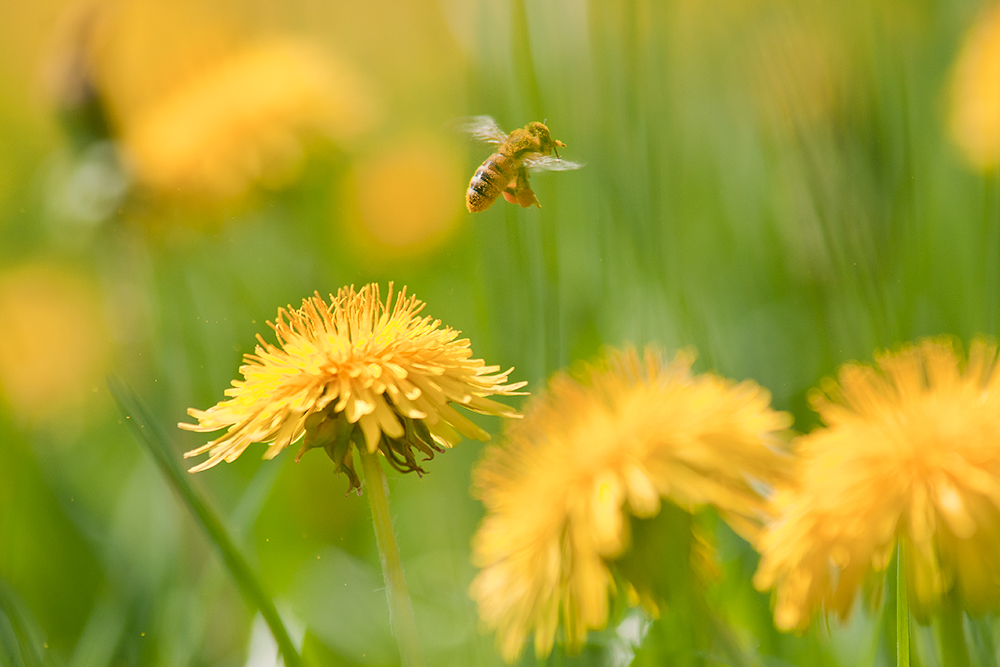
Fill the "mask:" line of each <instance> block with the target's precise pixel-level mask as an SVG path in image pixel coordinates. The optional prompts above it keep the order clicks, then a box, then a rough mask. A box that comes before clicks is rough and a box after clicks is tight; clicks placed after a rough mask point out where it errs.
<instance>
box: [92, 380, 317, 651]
mask: <svg viewBox="0 0 1000 667" xmlns="http://www.w3.org/2000/svg"><path fill="white" fill-rule="evenodd" d="M108 387H109V388H110V390H111V395H112V396H113V397H114V399H115V401H116V402H117V403H118V408H119V409H120V410H121V412H122V415H123V416H124V417H125V422H126V424H128V427H129V429H131V431H132V433H133V435H135V437H136V440H138V441H139V442H140V443H141V444H142V445H143V446H144V447H145V449H146V451H147V452H149V453H150V454H151V455H152V457H153V460H154V461H156V465H157V466H158V467H159V468H160V472H162V473H163V476H164V477H166V478H167V480H168V481H169V482H170V485H171V486H173V487H174V490H176V491H177V493H178V494H179V495H180V496H181V498H182V499H183V500H184V503H185V504H186V505H187V506H188V509H190V510H191V513H192V514H193V515H194V517H195V519H196V520H197V521H198V524H199V525H200V526H201V527H202V529H204V531H205V534H206V535H207V536H208V539H209V540H210V541H211V542H212V543H213V544H214V545H215V547H216V548H217V549H218V550H219V555H220V556H222V560H223V562H224V563H225V565H226V568H227V569H228V570H229V573H230V574H231V575H232V576H233V579H234V580H235V581H236V584H237V586H238V587H239V589H240V592H241V593H242V594H243V597H244V599H245V600H247V602H249V603H250V604H251V605H253V606H254V607H256V608H257V609H258V610H259V611H260V613H261V616H263V617H264V620H265V621H266V622H267V625H268V627H269V628H270V629H271V633H272V634H273V635H274V639H275V641H276V642H277V644H278V650H279V651H281V655H282V656H283V657H284V660H285V665H286V667H300V666H301V665H303V662H302V658H301V657H300V656H299V654H298V651H297V650H296V649H295V646H294V644H293V643H292V640H291V637H290V636H289V634H288V630H287V629H286V628H285V625H284V623H282V621H281V616H280V615H279V614H278V610H277V609H276V608H275V606H274V602H273V601H272V600H271V598H270V596H268V595H267V594H266V593H265V592H264V588H263V586H262V585H261V583H260V582H259V581H258V580H257V577H256V576H255V575H254V573H253V570H252V569H251V568H250V565H249V563H247V560H246V558H244V557H243V554H242V553H240V551H239V550H238V549H237V548H236V546H235V544H234V543H233V540H232V538H231V537H230V536H229V533H228V532H227V531H226V528H225V527H224V526H223V524H222V521H221V520H220V519H219V518H218V516H216V514H215V512H213V511H212V510H211V509H210V508H209V507H208V505H206V504H205V502H204V501H203V500H202V499H201V497H200V496H199V495H198V494H197V493H195V491H194V489H193V488H192V487H191V484H190V483H189V482H188V478H187V473H186V472H185V471H184V470H182V469H181V466H180V463H179V462H178V460H177V457H176V452H175V450H174V449H173V448H171V447H170V445H169V440H168V438H167V437H166V435H165V434H164V433H163V431H162V429H161V428H160V427H159V425H158V424H157V423H156V420H155V419H153V417H152V416H151V415H150V414H149V412H148V411H147V410H146V408H145V407H144V406H143V405H142V403H141V402H140V401H139V399H138V397H137V396H136V395H135V393H134V392H133V391H132V390H131V389H130V388H129V387H128V386H126V385H125V383H124V382H122V381H121V380H119V379H118V378H115V377H110V378H108Z"/></svg>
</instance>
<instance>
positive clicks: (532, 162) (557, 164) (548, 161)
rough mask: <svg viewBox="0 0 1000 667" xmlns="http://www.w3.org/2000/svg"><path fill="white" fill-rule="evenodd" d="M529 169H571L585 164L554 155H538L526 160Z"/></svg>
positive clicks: (525, 164)
mask: <svg viewBox="0 0 1000 667" xmlns="http://www.w3.org/2000/svg"><path fill="white" fill-rule="evenodd" d="M524 166H525V167H527V168H528V170H529V171H570V170H572V169H579V168H580V167H582V166H583V163H581V162H570V161H569V160H563V159H562V158H558V157H555V156H554V155H536V156H534V157H529V158H528V159H526V160H525V161H524Z"/></svg>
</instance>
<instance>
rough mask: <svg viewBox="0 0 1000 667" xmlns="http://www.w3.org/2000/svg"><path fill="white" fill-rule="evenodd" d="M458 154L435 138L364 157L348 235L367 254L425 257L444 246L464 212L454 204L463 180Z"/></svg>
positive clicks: (353, 185)
mask: <svg viewBox="0 0 1000 667" xmlns="http://www.w3.org/2000/svg"><path fill="white" fill-rule="evenodd" d="M462 169H463V167H462V163H461V161H460V160H459V159H458V156H457V155H456V152H455V151H454V150H451V149H450V148H449V147H448V145H447V144H445V143H444V142H442V141H441V140H439V139H436V138H433V137H413V138H409V139H403V140H401V141H400V142H398V143H397V144H396V145H394V146H393V147H392V148H390V149H388V150H385V151H381V152H379V153H376V154H374V155H372V156H370V157H367V158H365V159H364V160H362V161H361V162H360V164H358V165H357V166H356V168H355V169H354V173H353V174H352V177H351V179H350V193H349V195H348V196H347V197H345V198H344V199H345V201H346V202H347V206H348V207H349V209H348V210H347V211H346V215H343V216H339V217H343V218H344V219H345V220H347V221H348V222H350V223H351V224H350V225H349V228H348V229H346V230H344V231H345V232H346V233H347V235H348V237H354V238H355V240H356V241H357V243H358V245H359V246H361V247H362V248H363V249H369V248H370V249H371V252H369V253H366V254H368V255H370V256H372V259H373V260H375V259H377V258H379V257H387V258H393V257H399V256H401V255H411V254H417V253H421V252H426V251H428V250H430V249H431V248H433V247H435V246H437V245H438V244H440V243H442V242H444V241H445V240H446V239H447V238H448V237H449V236H450V234H451V233H452V232H453V231H454V230H455V229H456V227H457V224H456V223H457V222H458V220H459V215H460V214H461V213H463V212H464V211H465V209H464V208H463V207H462V205H461V201H459V202H458V204H456V202H455V196H454V195H455V190H454V188H455V183H456V182H457V181H461V180H462V174H463V171H462Z"/></svg>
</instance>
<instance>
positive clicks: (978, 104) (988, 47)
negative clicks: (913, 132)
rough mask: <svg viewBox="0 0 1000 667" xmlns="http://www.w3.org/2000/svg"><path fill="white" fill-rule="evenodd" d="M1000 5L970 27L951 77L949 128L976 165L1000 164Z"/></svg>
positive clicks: (980, 166) (990, 165)
mask: <svg viewBox="0 0 1000 667" xmlns="http://www.w3.org/2000/svg"><path fill="white" fill-rule="evenodd" d="M998 81H1000V5H996V6H993V7H992V8H990V9H989V10H987V11H986V12H985V13H984V14H983V15H982V17H981V18H980V19H979V21H977V22H976V24H975V25H973V26H972V28H971V29H970V30H969V32H968V34H967V35H966V36H965V40H964V42H963V44H962V49H961V51H960V52H959V54H958V59H957V61H956V62H955V66H954V70H953V72H952V79H951V109H950V113H949V120H948V124H949V130H950V131H951V136H952V138H953V140H954V141H955V143H956V144H957V145H958V147H959V149H961V151H962V154H963V155H964V156H965V157H966V159H968V160H969V162H971V163H972V164H973V165H974V166H975V167H977V168H980V169H989V168H992V167H996V166H998V165H1000V85H998V83H997V82H998Z"/></svg>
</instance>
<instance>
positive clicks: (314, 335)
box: [179, 283, 525, 490]
mask: <svg viewBox="0 0 1000 667" xmlns="http://www.w3.org/2000/svg"><path fill="white" fill-rule="evenodd" d="M392 296H393V293H392V285H391V283H390V286H389V293H388V294H387V296H386V300H385V302H383V301H382V299H381V296H380V294H379V288H378V285H376V284H371V285H366V286H364V287H362V288H361V290H359V291H356V290H355V289H354V287H345V288H342V289H340V290H338V292H337V295H336V296H333V295H331V302H330V303H329V304H328V303H327V302H326V301H325V300H324V299H323V298H322V297H321V296H320V295H319V294H318V293H317V294H316V295H315V296H312V297H309V298H308V299H303V301H302V307H301V308H298V309H293V308H292V307H291V306H289V307H288V309H285V308H282V309H280V310H279V311H278V317H277V319H276V321H275V323H274V324H270V323H269V325H270V326H271V328H272V329H274V332H275V334H276V335H277V338H278V345H272V344H271V343H268V342H266V341H265V340H264V339H263V338H262V337H261V336H259V335H258V337H257V338H258V341H259V342H260V344H259V345H258V346H257V349H256V351H255V353H254V354H248V355H246V356H245V358H244V361H245V362H246V363H245V364H244V365H243V366H242V367H241V368H240V373H241V374H242V375H243V378H244V379H243V380H234V381H233V387H232V388H231V389H228V390H227V391H226V395H227V396H229V397H230V398H229V399H228V400H224V401H222V402H220V403H219V404H218V405H215V406H213V407H211V408H209V409H208V410H196V409H194V408H191V409H190V410H188V414H190V415H191V416H192V417H194V418H196V419H197V420H198V423H197V424H187V423H181V424H179V426H180V427H181V428H183V429H187V430H190V431H200V432H210V431H217V430H219V429H222V428H225V429H227V431H226V433H225V434H223V435H222V436H220V437H219V438H216V439H215V440H212V441H211V442H209V443H208V444H206V445H203V446H201V447H198V448H197V449H193V450H191V451H189V452H187V453H186V454H185V456H197V455H199V454H203V453H205V452H208V453H209V458H208V459H207V460H206V461H204V462H203V463H200V464H198V465H196V466H194V467H193V468H191V472H198V471H201V470H206V469H208V468H211V467H212V466H214V465H216V464H218V463H219V462H221V461H229V462H232V461H235V460H236V458H237V457H239V455H240V454H242V453H243V450H245V449H246V448H247V447H248V446H249V445H250V444H251V443H255V442H263V443H269V445H268V448H267V450H266V451H265V453H264V458H265V459H270V458H273V457H275V456H277V454H278V452H280V451H281V450H282V449H284V448H285V447H287V446H288V445H290V444H292V443H293V442H296V441H298V440H299V439H300V438H303V437H304V441H303V445H302V449H301V451H300V452H299V456H300V457H301V456H302V454H303V453H305V452H306V451H307V450H309V449H312V448H314V447H322V448H324V449H325V450H326V451H327V453H328V454H329V455H330V458H331V459H333V461H334V463H335V464H337V466H338V468H339V469H340V470H342V471H343V472H344V473H346V474H347V476H348V477H349V478H350V481H351V488H357V489H358V490H360V482H359V481H358V479H357V477H356V475H355V473H354V463H353V458H354V457H353V450H352V447H353V446H354V445H357V446H358V447H359V448H360V449H361V451H362V452H368V453H370V454H374V453H375V452H381V453H382V454H383V455H384V456H385V457H386V459H387V460H388V461H389V462H390V463H391V464H392V465H393V466H395V467H396V468H397V469H399V470H401V471H405V472H412V471H416V472H423V469H422V468H421V467H420V465H419V463H418V462H417V459H416V456H415V452H414V450H416V451H417V452H419V453H422V454H424V455H426V456H433V453H434V451H443V448H449V447H452V446H453V445H455V444H456V443H457V442H458V441H459V440H460V438H461V436H465V437H467V438H476V439H479V440H488V439H489V434H488V433H487V432H486V431H484V430H483V429H481V428H480V427H479V426H476V424H474V423H473V422H472V421H470V420H469V419H468V418H466V417H464V416H463V415H462V414H460V413H459V412H458V411H457V410H455V408H453V407H452V406H451V405H450V404H451V403H456V404H459V405H462V406H464V407H466V408H468V409H470V410H474V411H477V412H481V413H484V414H492V415H501V416H505V417H516V416H519V415H518V413H517V411H515V410H513V409H512V408H509V407H507V406H505V405H503V404H501V403H498V402H496V401H493V400H490V399H489V398H487V397H488V396H491V395H503V396H510V395H513V394H516V393H517V390H518V389H520V388H521V387H523V386H524V384H525V383H524V382H520V383H515V384H506V382H507V377H508V375H509V374H510V372H511V370H513V369H509V370H506V371H503V372H501V371H500V367H499V366H487V365H486V364H485V362H483V360H482V359H473V358H472V349H471V346H470V342H469V340H468V339H467V338H463V339H459V338H458V334H459V332H458V331H456V330H454V329H452V328H450V327H444V328H441V321H440V320H432V319H431V318H430V317H428V316H423V317H421V316H420V312H421V311H422V310H423V308H424V303H423V302H422V301H420V300H418V299H417V298H416V297H414V296H407V295H406V288H403V290H402V291H401V292H400V293H399V295H398V297H397V298H396V304H395V306H394V307H391V302H392Z"/></svg>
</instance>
